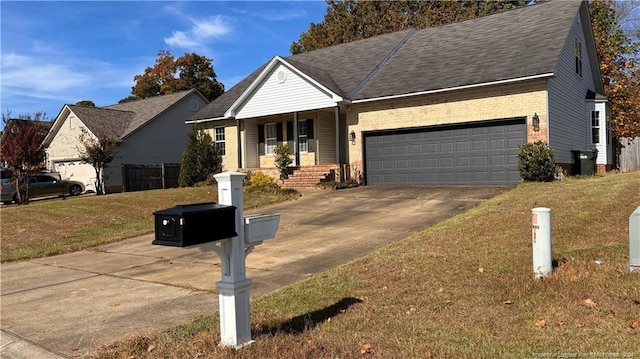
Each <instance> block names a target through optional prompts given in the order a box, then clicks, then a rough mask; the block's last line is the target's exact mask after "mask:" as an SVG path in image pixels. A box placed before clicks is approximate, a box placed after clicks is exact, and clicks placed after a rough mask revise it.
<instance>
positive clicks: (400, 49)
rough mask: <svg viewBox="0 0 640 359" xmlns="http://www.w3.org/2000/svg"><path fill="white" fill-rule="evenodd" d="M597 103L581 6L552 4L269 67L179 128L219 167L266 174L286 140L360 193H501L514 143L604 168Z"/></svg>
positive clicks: (605, 146) (603, 126)
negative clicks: (437, 189)
mask: <svg viewBox="0 0 640 359" xmlns="http://www.w3.org/2000/svg"><path fill="white" fill-rule="evenodd" d="M603 93H604V90H603V85H602V81H601V76H600V71H599V67H598V61H597V58H596V52H595V43H594V39H593V34H592V31H591V23H590V20H589V13H588V8H587V3H586V2H581V1H564V0H563V1H560V0H554V1H548V2H546V1H545V2H540V3H539V4H537V5H531V6H527V7H523V8H519V9H514V10H510V11H506V12H502V13H498V14H494V15H489V16H484V17H480V18H475V19H471V20H466V21H461V22H457V23H453V24H448V25H443V26H439V27H433V28H427V29H423V30H417V31H416V30H406V31H400V32H395V33H391V34H386V35H381V36H377V37H373V38H368V39H364V40H360V41H355V42H351V43H346V44H342V45H337V46H332V47H328V48H324V49H320V50H316V51H311V52H308V53H303V54H298V55H293V56H289V57H280V56H275V57H274V58H273V59H271V60H270V61H269V62H267V63H266V64H264V65H262V66H261V67H260V68H258V69H257V70H255V71H254V72H253V73H252V74H250V75H249V76H248V77H246V78H245V79H243V80H242V81H241V82H239V83H238V84H237V85H236V86H234V87H233V88H231V89H230V90H229V91H227V92H226V93H224V94H223V95H222V96H220V97H219V98H217V99H216V100H214V101H213V102H211V103H210V104H209V105H207V106H206V107H205V108H204V109H202V110H201V111H200V112H198V113H197V114H196V115H195V116H193V117H192V118H191V119H190V120H189V121H187V123H200V124H203V125H204V126H206V127H207V128H208V129H209V131H210V133H211V134H212V137H213V138H214V139H216V140H217V141H218V143H219V146H223V147H224V148H225V151H226V154H225V157H224V162H223V164H224V167H225V168H226V169H235V168H237V169H239V170H246V169H252V170H253V169H265V170H266V169H269V168H273V167H274V164H273V149H274V147H275V146H276V145H277V144H278V143H282V142H288V143H290V144H292V145H293V146H294V148H295V151H296V156H295V164H296V166H301V167H302V168H306V166H316V167H320V168H323V169H324V170H325V171H329V170H330V169H333V170H335V171H336V172H338V173H339V174H340V176H341V178H348V177H352V178H353V177H354V176H357V177H356V178H358V177H360V176H362V177H363V179H364V181H365V183H367V184H388V185H393V184H513V183H517V182H519V181H520V176H519V172H518V168H517V153H518V147H519V146H520V145H522V144H524V143H525V142H532V141H536V140H543V141H546V142H547V143H549V145H550V147H551V148H552V149H553V150H554V154H555V158H556V161H557V162H558V163H560V164H561V165H562V166H563V167H565V168H566V169H567V170H569V171H571V169H572V165H573V155H572V151H573V150H591V149H594V148H597V149H598V151H599V152H598V157H597V164H598V168H599V169H600V170H604V169H605V168H606V167H607V166H610V164H611V163H612V154H611V150H610V149H611V146H610V135H609V129H608V123H607V121H608V119H607V105H606V98H604V96H602V94H603ZM294 129H295V130H294ZM294 177H295V175H294Z"/></svg>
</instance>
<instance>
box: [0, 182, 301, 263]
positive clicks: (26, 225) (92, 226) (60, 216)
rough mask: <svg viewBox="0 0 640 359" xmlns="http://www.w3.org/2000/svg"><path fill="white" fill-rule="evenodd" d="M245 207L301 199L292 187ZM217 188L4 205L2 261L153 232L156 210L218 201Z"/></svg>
mask: <svg viewBox="0 0 640 359" xmlns="http://www.w3.org/2000/svg"><path fill="white" fill-rule="evenodd" d="M245 192H246V193H245V195H244V197H245V198H244V202H245V208H246V209H251V208H256V207H260V206H264V205H267V204H271V203H276V202H281V201H286V200H290V199H293V198H297V197H298V196H299V193H297V192H296V191H290V190H282V191H280V190H274V189H264V190H260V191H255V190H253V191H245ZM217 199H218V189H217V187H215V186H203V187H190V188H172V189H162V190H153V191H141V192H127V193H117V194H109V195H104V196H96V195H84V196H80V197H67V198H65V199H61V198H57V199H50V200H45V201H32V202H31V203H30V204H28V205H24V206H17V205H14V206H8V207H3V208H2V209H0V230H1V233H2V256H1V260H2V262H8V261H17V260H24V259H31V258H38V257H45V256H50V255H55V254H62V253H68V252H73V251H78V250H83V249H87V248H91V247H95V246H98V245H101V244H105V243H111V242H115V241H119V240H123V239H127V238H132V237H135V236H139V235H143V234H148V233H153V212H154V211H157V210H160V209H164V208H169V207H173V206H175V205H177V204H186V203H200V202H211V201H213V202H216V201H217Z"/></svg>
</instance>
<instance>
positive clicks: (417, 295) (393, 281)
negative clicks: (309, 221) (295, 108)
mask: <svg viewBox="0 0 640 359" xmlns="http://www.w3.org/2000/svg"><path fill="white" fill-rule="evenodd" d="M638 205H640V173H630V174H609V175H606V176H598V177H591V178H585V179H568V180H566V181H565V182H555V183H530V184H522V185H520V186H518V187H516V188H515V189H513V190H511V191H509V192H507V193H505V194H503V195H500V196H498V197H496V198H493V199H491V200H489V201H487V202H485V203H483V204H481V205H479V206H477V207H475V208H473V209H471V210H469V211H467V212H465V213H464V214H462V215H459V216H457V217H455V218H453V219H451V220H448V221H446V222H443V223H441V224H439V225H437V226H434V227H432V228H429V229H427V230H425V231H423V232H421V233H419V234H417V235H414V236H411V237H409V238H407V239H405V240H403V241H400V242H397V243H395V244H392V245H390V246H388V247H385V248H383V249H381V250H379V251H377V252H375V253H373V254H372V255H369V256H367V257H365V258H362V259H360V260H357V261H354V262H352V263H350V264H347V265H344V266H341V267H339V268H336V269H334V270H331V271H328V272H326V273H322V274H318V275H315V276H313V277H312V278H310V279H308V280H306V281H304V282H301V283H299V284H297V285H294V286H291V287H288V288H285V289H283V290H281V291H279V292H276V293H273V294H271V295H268V296H265V297H262V298H259V299H257V300H254V301H253V302H252V326H253V337H254V339H255V340H256V343H255V344H253V345H252V346H249V347H246V348H243V349H241V350H238V351H234V350H231V349H227V348H221V347H218V343H219V332H218V318H217V317H216V316H212V317H206V318H200V319H198V320H196V321H194V322H191V323H189V324H186V325H185V326H182V327H179V328H175V329H173V330H171V331H167V332H163V333H156V334H150V335H148V336H144V337H138V338H136V339H135V340H131V341H125V342H121V343H118V344H116V345H113V346H111V347H109V348H103V349H101V350H100V351H98V353H97V354H96V357H97V358H129V357H135V358H532V357H533V358H535V357H554V356H555V357H583V358H584V357H589V358H592V357H601V358H603V357H619V358H625V357H640V337H639V335H640V328H635V329H634V328H632V327H631V326H630V325H629V324H630V323H631V322H632V321H633V320H640V273H629V270H628V232H627V230H628V216H629V214H630V213H631V212H632V211H633V210H634V209H635V208H636V207H637V206H638ZM538 206H543V207H549V208H551V209H552V236H553V257H554V258H555V259H556V260H557V261H558V263H559V266H558V267H557V268H556V269H555V270H554V272H553V274H552V275H550V276H548V277H546V278H544V279H543V280H535V279H534V278H533V272H532V268H531V267H532V265H531V227H530V220H531V208H533V207H538ZM596 259H600V260H603V261H604V262H603V263H602V264H596V263H595V260H596ZM149 349H152V350H150V351H149Z"/></svg>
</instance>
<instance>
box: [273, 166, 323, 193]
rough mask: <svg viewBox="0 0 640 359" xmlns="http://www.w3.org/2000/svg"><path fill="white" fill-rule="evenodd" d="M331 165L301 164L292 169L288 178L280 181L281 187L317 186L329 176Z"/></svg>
mask: <svg viewBox="0 0 640 359" xmlns="http://www.w3.org/2000/svg"><path fill="white" fill-rule="evenodd" d="M334 168H335V166H333V165H327V166H303V167H297V168H294V169H293V173H292V174H290V175H289V178H287V179H285V180H283V181H282V186H281V187H282V188H317V187H318V184H319V183H321V182H323V181H326V180H327V178H330V176H331V174H332V170H333V169H334Z"/></svg>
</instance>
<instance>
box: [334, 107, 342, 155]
mask: <svg viewBox="0 0 640 359" xmlns="http://www.w3.org/2000/svg"><path fill="white" fill-rule="evenodd" d="M334 114H335V115H334V116H335V120H336V164H337V165H339V164H341V163H340V106H336V107H335V110H334Z"/></svg>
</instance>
